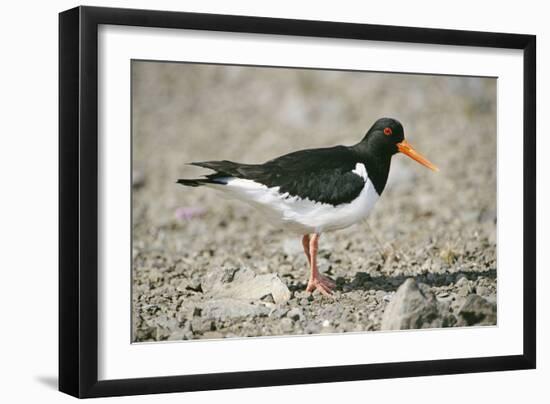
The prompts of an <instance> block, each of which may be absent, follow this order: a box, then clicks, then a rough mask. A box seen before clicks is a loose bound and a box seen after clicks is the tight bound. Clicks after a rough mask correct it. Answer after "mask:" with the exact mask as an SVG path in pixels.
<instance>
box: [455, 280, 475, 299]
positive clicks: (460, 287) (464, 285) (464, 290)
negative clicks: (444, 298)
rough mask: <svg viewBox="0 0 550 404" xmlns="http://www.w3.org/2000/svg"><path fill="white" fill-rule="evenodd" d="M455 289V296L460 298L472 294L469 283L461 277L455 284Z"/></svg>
mask: <svg viewBox="0 0 550 404" xmlns="http://www.w3.org/2000/svg"><path fill="white" fill-rule="evenodd" d="M456 289H457V294H458V295H459V296H462V297H466V296H468V295H469V294H470V293H472V292H473V289H472V286H471V285H470V281H469V280H468V278H466V277H465V276H463V277H461V278H460V279H459V280H458V281H457V282H456Z"/></svg>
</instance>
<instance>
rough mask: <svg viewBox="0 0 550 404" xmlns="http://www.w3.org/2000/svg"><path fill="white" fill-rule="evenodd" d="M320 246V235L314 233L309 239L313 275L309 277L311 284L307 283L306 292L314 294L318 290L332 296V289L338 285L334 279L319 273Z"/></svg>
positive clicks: (310, 263)
mask: <svg viewBox="0 0 550 404" xmlns="http://www.w3.org/2000/svg"><path fill="white" fill-rule="evenodd" d="M302 242H303V240H302ZM318 246H319V234H317V233H314V234H312V235H311V236H310V237H309V265H310V268H311V273H310V276H309V282H308V283H307V288H306V292H313V291H314V290H315V289H317V290H319V292H321V293H322V294H323V295H325V296H330V295H331V294H332V289H333V288H334V287H335V286H336V284H335V283H334V281H333V280H332V279H330V278H328V277H326V276H323V275H321V274H320V273H319V270H318V268H317V249H318Z"/></svg>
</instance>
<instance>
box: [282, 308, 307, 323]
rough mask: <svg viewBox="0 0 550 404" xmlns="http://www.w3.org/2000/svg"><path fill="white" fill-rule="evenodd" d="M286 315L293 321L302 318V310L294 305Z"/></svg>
mask: <svg viewBox="0 0 550 404" xmlns="http://www.w3.org/2000/svg"><path fill="white" fill-rule="evenodd" d="M286 316H287V317H288V318H291V319H292V320H294V321H298V320H303V319H304V312H303V311H302V309H299V308H297V307H295V308H293V309H291V310H290V311H289V312H288V313H286Z"/></svg>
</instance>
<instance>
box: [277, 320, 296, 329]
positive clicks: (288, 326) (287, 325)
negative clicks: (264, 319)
mask: <svg viewBox="0 0 550 404" xmlns="http://www.w3.org/2000/svg"><path fill="white" fill-rule="evenodd" d="M279 325H280V326H281V331H283V332H291V331H292V329H293V327H294V325H293V323H292V320H291V319H289V318H288V317H285V318H282V319H281V321H280V323H279Z"/></svg>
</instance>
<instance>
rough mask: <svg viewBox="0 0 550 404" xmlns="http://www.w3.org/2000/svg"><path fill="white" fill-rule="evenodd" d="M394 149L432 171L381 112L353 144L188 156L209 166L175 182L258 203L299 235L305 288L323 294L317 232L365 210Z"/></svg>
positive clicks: (327, 286)
mask: <svg viewBox="0 0 550 404" xmlns="http://www.w3.org/2000/svg"><path fill="white" fill-rule="evenodd" d="M398 152H400V153H403V154H406V155H407V156H409V157H411V158H412V159H414V160H416V161H417V162H419V163H420V164H422V165H424V166H426V167H428V168H430V169H432V170H434V171H438V168H437V167H436V166H435V165H433V164H432V163H430V162H429V161H428V160H427V159H425V158H424V157H422V156H421V155H420V154H419V153H418V152H416V151H415V150H414V149H413V147H412V146H411V145H410V144H409V143H408V142H407V141H406V140H405V138H404V133H403V126H402V125H401V123H399V121H397V120H395V119H391V118H381V119H378V120H377V121H376V122H375V123H374V125H373V126H372V127H371V128H370V129H369V131H368V132H367V134H366V135H365V136H364V137H363V139H362V140H361V141H360V142H359V143H357V144H356V145H354V146H335V147H327V148H321V149H306V150H300V151H296V152H293V153H289V154H285V155H284V156H280V157H277V158H274V159H273V160H269V161H267V162H265V163H263V164H241V163H235V162H232V161H227V160H223V161H203V162H195V163H190V164H192V165H195V166H199V167H204V168H208V169H211V170H213V171H214V173H212V174H209V175H205V176H204V178H198V179H180V180H178V181H177V182H178V183H179V184H182V185H186V186H191V187H197V186H207V187H210V188H214V189H217V190H219V191H222V192H224V193H226V194H228V195H229V196H231V197H234V198H237V199H240V200H242V201H245V202H247V203H249V204H250V205H252V206H254V207H255V208H257V209H259V210H260V211H261V212H262V213H264V214H265V216H266V218H267V219H268V220H269V221H270V222H272V223H273V224H275V225H276V226H278V227H282V228H283V229H287V230H290V231H292V232H294V233H297V234H299V235H301V236H302V245H303V248H304V253H305V255H306V257H307V260H308V262H309V266H310V277H309V281H308V284H307V287H306V291H307V292H313V291H314V290H316V289H317V290H319V291H320V292H321V293H322V294H324V295H330V294H331V293H332V289H333V288H334V286H335V283H334V281H333V280H331V279H330V278H328V277H326V276H323V275H321V274H320V273H319V271H318V269H317V247H318V242H319V236H320V235H321V233H323V232H327V231H334V230H339V229H343V228H345V227H348V226H351V225H353V224H355V223H358V222H359V221H361V220H362V219H364V218H365V217H366V216H367V215H368V214H369V212H370V211H371V209H372V208H373V206H374V204H375V203H376V201H377V200H378V198H379V197H380V195H381V194H382V191H383V190H384V187H385V185H386V181H387V179H388V173H389V170H390V162H391V158H392V156H393V155H394V154H396V153H398Z"/></svg>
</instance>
